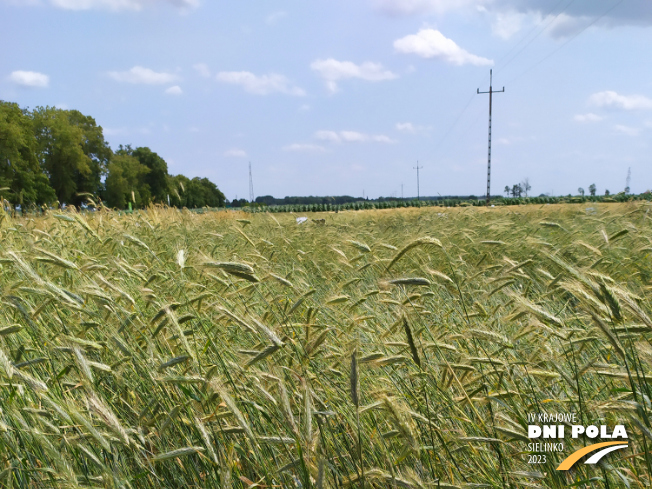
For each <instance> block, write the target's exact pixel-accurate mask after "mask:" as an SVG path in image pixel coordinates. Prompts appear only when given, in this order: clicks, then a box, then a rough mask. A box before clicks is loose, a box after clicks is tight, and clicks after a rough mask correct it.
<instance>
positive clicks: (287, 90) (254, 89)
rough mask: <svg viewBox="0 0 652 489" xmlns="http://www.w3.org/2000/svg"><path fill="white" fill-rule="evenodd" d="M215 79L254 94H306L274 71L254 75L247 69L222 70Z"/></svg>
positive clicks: (301, 95) (298, 95)
mask: <svg viewBox="0 0 652 489" xmlns="http://www.w3.org/2000/svg"><path fill="white" fill-rule="evenodd" d="M217 80H218V81H220V82H222V83H230V84H232V85H240V86H242V88H244V89H245V91H247V92H249V93H253V94H256V95H268V94H270V93H274V92H279V93H284V94H286V95H294V96H297V97H303V96H304V95H305V94H306V92H305V91H304V90H303V89H301V88H299V87H297V86H294V85H292V84H291V83H290V80H288V79H287V78H286V77H285V76H283V75H278V74H276V73H270V74H269V75H262V76H256V75H254V74H253V73H250V72H249V71H222V72H220V73H218V74H217Z"/></svg>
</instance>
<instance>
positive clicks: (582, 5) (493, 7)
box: [370, 0, 652, 37]
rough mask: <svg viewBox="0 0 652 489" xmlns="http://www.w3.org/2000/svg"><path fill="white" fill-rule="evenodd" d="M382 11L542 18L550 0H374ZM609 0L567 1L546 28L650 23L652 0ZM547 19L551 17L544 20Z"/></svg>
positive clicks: (559, 30)
mask: <svg viewBox="0 0 652 489" xmlns="http://www.w3.org/2000/svg"><path fill="white" fill-rule="evenodd" d="M370 1H371V2H372V3H373V4H374V5H375V6H376V7H377V8H378V9H379V10H381V11H383V12H385V13H387V14H389V15H414V14H444V13H447V12H451V11H455V10H457V11H471V9H475V10H476V11H479V12H487V13H489V14H492V15H494V14H505V15H510V14H512V13H520V14H525V15H530V16H533V17H538V18H539V19H541V18H542V17H543V16H545V15H546V14H549V13H550V3H551V2H550V0H370ZM607 4H608V2H605V1H597V0H596V1H587V2H572V1H571V2H567V4H566V5H565V6H564V7H563V10H564V12H563V13H562V14H560V15H557V11H558V10H557V9H555V11H554V12H553V13H552V15H550V18H552V16H557V18H556V19H555V21H554V22H553V23H552V25H550V26H549V28H547V29H546V34H548V35H550V36H552V37H563V36H568V35H569V33H570V32H573V31H574V32H577V30H578V29H582V28H584V27H585V26H586V25H587V24H589V23H590V22H592V21H593V19H595V20H597V22H596V23H595V26H596V27H614V26H619V25H635V26H650V25H652V9H650V2H649V0H628V1H626V2H621V3H620V4H619V5H618V8H612V9H610V10H607V11H606V12H605V9H607V8H608V7H607ZM544 20H546V22H547V19H544Z"/></svg>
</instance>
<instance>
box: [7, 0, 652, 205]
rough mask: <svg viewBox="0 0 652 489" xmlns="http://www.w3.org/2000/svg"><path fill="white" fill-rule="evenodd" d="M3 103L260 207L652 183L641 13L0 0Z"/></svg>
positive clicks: (268, 1)
mask: <svg viewBox="0 0 652 489" xmlns="http://www.w3.org/2000/svg"><path fill="white" fill-rule="evenodd" d="M0 19H1V20H0V27H1V28H0V45H2V46H4V47H5V49H3V55H2V57H0V99H3V100H8V101H13V102H17V103H19V104H20V105H21V106H23V107H30V108H33V107H35V106H39V105H43V106H44V105H55V106H58V107H62V108H70V109H77V110H80V111H81V112H83V113H84V114H88V115H91V116H93V117H95V119H96V121H97V122H98V124H100V125H101V126H102V127H103V128H104V131H105V137H106V139H107V140H108V141H109V142H110V144H111V146H112V147H113V148H114V149H115V148H117V146H118V145H119V144H132V145H133V146H148V147H150V148H151V149H152V150H153V151H156V152H157V153H159V154H160V155H161V156H162V157H163V158H165V160H166V161H167V162H168V165H169V171H170V173H173V174H176V173H183V174H185V175H187V176H189V177H194V176H202V177H204V176H205V177H208V178H210V179H211V180H213V181H214V182H216V183H217V184H218V186H219V187H220V188H221V189H222V190H223V191H224V192H225V194H226V196H227V198H228V199H233V198H235V197H236V196H238V197H240V198H241V197H247V196H248V163H249V161H251V163H252V167H253V174H254V190H255V194H256V195H266V194H271V195H274V196H276V197H284V196H286V195H334V194H336V195H342V194H349V195H356V196H361V195H362V193H363V191H364V193H365V195H366V196H369V197H378V196H391V195H395V196H399V197H400V196H401V184H403V192H404V195H405V196H406V197H407V196H413V195H416V172H415V171H414V170H413V167H414V166H416V164H417V161H418V162H419V165H420V166H423V170H422V171H421V194H422V195H437V194H441V195H453V194H475V195H483V194H484V192H485V186H486V159H487V111H488V96H487V95H476V89H478V88H480V90H481V91H483V90H487V89H488V85H489V69H490V68H492V69H493V70H494V88H495V89H501V88H502V87H503V86H505V90H506V91H505V93H501V94H497V95H495V97H494V114H493V115H494V124H493V157H492V194H498V193H501V192H502V189H503V188H504V187H505V185H510V186H511V185H512V184H514V183H518V182H520V181H521V180H523V179H524V178H526V177H527V178H529V180H530V183H531V185H532V191H531V193H533V194H536V195H538V194H541V193H554V194H555V195H559V194H567V193H577V188H578V187H583V188H585V189H587V188H588V186H589V185H590V184H591V183H595V184H596V185H597V187H598V192H599V193H601V194H602V193H604V191H605V189H609V190H610V191H611V192H612V193H614V192H618V191H621V190H623V188H624V187H625V180H626V176H627V171H628V168H630V167H631V172H632V180H631V189H632V191H634V192H643V191H645V190H647V189H649V188H651V187H652V183H651V180H652V164H651V161H650V159H651V156H652V155H651V152H650V141H651V136H652V63H651V62H650V54H649V53H650V46H652V29H650V27H651V26H652V5H650V3H649V1H647V0H528V1H525V0H355V1H351V0H348V1H345V0H327V1H322V0H311V1H307V0H256V1H255V2H225V1H216V0H211V1H209V0H0Z"/></svg>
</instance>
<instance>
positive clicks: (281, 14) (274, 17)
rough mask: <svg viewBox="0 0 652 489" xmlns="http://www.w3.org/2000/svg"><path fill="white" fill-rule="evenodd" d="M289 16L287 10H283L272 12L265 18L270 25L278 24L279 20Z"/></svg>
mask: <svg viewBox="0 0 652 489" xmlns="http://www.w3.org/2000/svg"><path fill="white" fill-rule="evenodd" d="M287 16H288V14H287V12H283V11H280V12H274V13H273V14H270V15H268V16H267V18H266V19H265V22H266V23H267V24H269V25H273V24H276V23H277V22H278V21H280V20H282V19H284V18H285V17H287Z"/></svg>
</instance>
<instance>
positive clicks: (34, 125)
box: [0, 100, 226, 209]
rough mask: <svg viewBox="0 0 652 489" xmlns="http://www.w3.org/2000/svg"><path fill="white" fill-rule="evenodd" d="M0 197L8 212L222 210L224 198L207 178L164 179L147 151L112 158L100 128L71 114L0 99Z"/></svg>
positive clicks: (124, 150)
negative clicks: (164, 207) (98, 206)
mask: <svg viewBox="0 0 652 489" xmlns="http://www.w3.org/2000/svg"><path fill="white" fill-rule="evenodd" d="M0 197H1V198H2V199H4V200H7V201H9V202H10V203H11V204H14V205H21V206H30V205H37V206H42V205H56V204H64V203H65V204H68V205H75V206H80V205H81V204H84V203H86V202H87V201H88V198H89V197H91V199H93V200H96V199H99V200H101V201H102V202H103V203H104V204H105V205H107V206H108V207H113V208H118V209H125V208H126V207H127V206H128V205H130V204H131V205H132V206H135V207H139V208H140V207H146V206H148V205H150V204H154V203H162V204H168V205H171V206H174V207H188V208H199V207H205V206H208V207H223V206H224V205H225V201H226V199H225V197H224V194H223V193H222V192H221V191H220V190H219V188H218V187H217V185H215V184H214V183H213V182H211V181H210V180H208V179H207V178H199V177H195V178H192V179H190V178H188V177H185V176H184V175H170V174H168V166H167V163H166V162H165V160H164V159H163V158H161V157H160V156H159V155H158V154H156V153H155V152H154V151H152V150H151V149H149V148H146V147H138V148H132V147H131V146H130V145H126V146H122V145H120V146H119V148H118V149H117V150H116V151H113V150H112V149H111V147H110V146H109V144H108V143H107V142H106V141H105V139H104V135H103V131H102V127H101V126H98V125H97V123H96V122H95V119H93V118H92V117H90V116H86V115H83V114H82V113H81V112H79V111H77V110H64V109H58V108H55V107H36V108H35V109H34V110H31V111H30V110H28V109H23V108H21V107H19V106H18V104H15V103H12V102H5V101H2V100H0Z"/></svg>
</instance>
